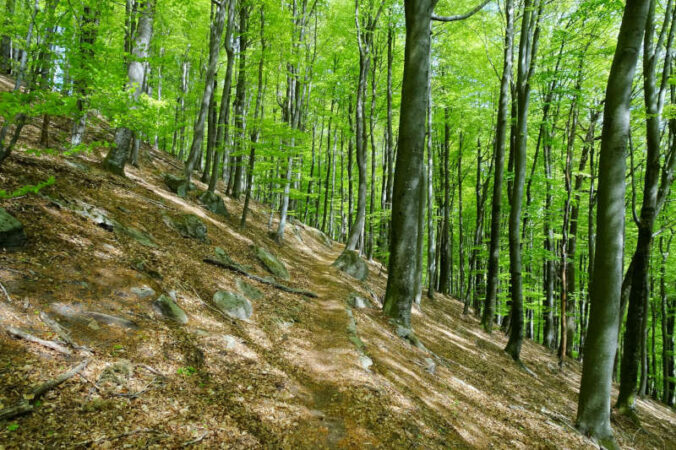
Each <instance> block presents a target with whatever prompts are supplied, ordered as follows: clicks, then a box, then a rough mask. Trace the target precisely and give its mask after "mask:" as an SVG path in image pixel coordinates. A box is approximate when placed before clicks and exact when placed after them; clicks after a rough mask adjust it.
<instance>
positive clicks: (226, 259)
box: [214, 247, 235, 264]
mask: <svg viewBox="0 0 676 450" xmlns="http://www.w3.org/2000/svg"><path fill="white" fill-rule="evenodd" d="M214 256H215V257H216V258H215V259H216V261H220V262H222V263H223V264H235V262H234V261H233V260H232V258H230V256H228V254H227V253H226V252H225V250H223V249H222V248H221V247H216V248H214Z"/></svg>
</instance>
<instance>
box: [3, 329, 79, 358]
mask: <svg viewBox="0 0 676 450" xmlns="http://www.w3.org/2000/svg"><path fill="white" fill-rule="evenodd" d="M6 330H7V332H8V333H9V334H10V335H11V336H13V337H15V338H18V339H23V340H25V341H28V342H33V343H35V344H39V345H42V346H43V347H47V348H51V349H52V350H55V351H57V352H59V353H63V354H64V355H70V354H72V352H71V351H70V350H69V349H67V348H66V347H64V346H63V345H61V344H59V343H58V342H54V341H47V340H45V339H40V338H38V337H35V336H33V335H32V334H30V333H26V332H25V331H22V330H19V329H18V328H14V327H7V328H6Z"/></svg>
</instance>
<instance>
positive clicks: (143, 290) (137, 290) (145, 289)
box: [130, 286, 155, 298]
mask: <svg viewBox="0 0 676 450" xmlns="http://www.w3.org/2000/svg"><path fill="white" fill-rule="evenodd" d="M130 290H131V293H132V294H134V295H135V296H137V297H138V298H148V297H152V296H154V295H155V290H154V289H153V288H151V287H149V286H141V287H133V288H131V289H130Z"/></svg>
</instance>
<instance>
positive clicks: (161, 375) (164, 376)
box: [136, 364, 167, 378]
mask: <svg viewBox="0 0 676 450" xmlns="http://www.w3.org/2000/svg"><path fill="white" fill-rule="evenodd" d="M136 367H140V368H141V369H145V370H147V371H148V372H150V373H153V374H155V375H157V376H158V377H161V378H167V377H166V375H164V374H163V373H162V372H160V371H159V370H157V369H155V368H154V367H151V366H148V365H146V364H136Z"/></svg>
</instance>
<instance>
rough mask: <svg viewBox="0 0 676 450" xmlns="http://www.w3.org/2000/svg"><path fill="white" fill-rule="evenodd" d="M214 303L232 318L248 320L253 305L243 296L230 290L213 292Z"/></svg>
mask: <svg viewBox="0 0 676 450" xmlns="http://www.w3.org/2000/svg"><path fill="white" fill-rule="evenodd" d="M213 302H214V305H215V306H216V307H217V308H218V309H219V310H221V311H222V312H223V313H224V314H226V315H228V316H230V317H232V318H233V319H239V320H249V318H250V317H251V315H252V314H253V306H251V302H249V300H247V299H246V298H245V297H243V296H241V295H239V294H235V293H232V292H226V291H218V292H216V293H215V294H214V298H213Z"/></svg>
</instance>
